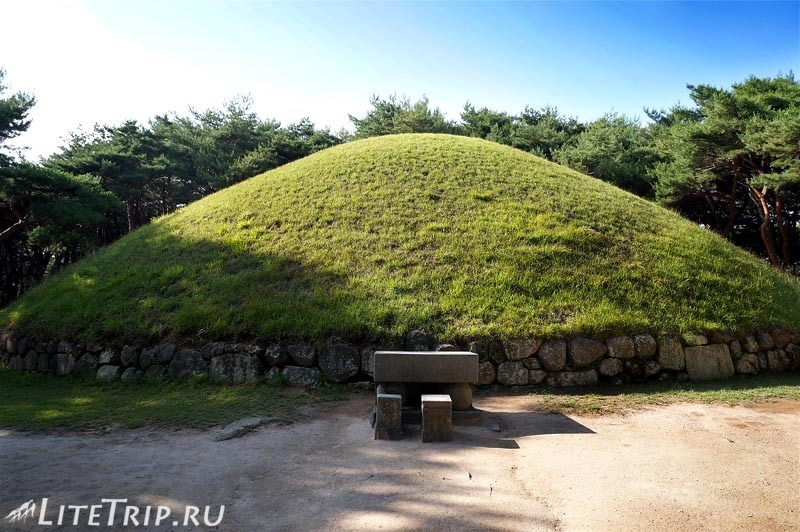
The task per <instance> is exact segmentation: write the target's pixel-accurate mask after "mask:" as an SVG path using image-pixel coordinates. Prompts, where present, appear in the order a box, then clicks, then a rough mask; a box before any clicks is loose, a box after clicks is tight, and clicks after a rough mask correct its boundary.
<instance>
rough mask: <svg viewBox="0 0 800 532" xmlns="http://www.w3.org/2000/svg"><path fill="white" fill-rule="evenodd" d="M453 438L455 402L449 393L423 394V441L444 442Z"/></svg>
mask: <svg viewBox="0 0 800 532" xmlns="http://www.w3.org/2000/svg"><path fill="white" fill-rule="evenodd" d="M451 439H453V404H452V401H451V400H450V396H449V395H438V394H424V395H423V396H422V441H423V442H442V441H450V440H451Z"/></svg>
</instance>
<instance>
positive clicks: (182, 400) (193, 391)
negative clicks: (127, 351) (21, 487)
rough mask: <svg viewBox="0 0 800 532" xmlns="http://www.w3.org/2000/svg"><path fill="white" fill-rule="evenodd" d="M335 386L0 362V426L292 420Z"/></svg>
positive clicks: (338, 394)
mask: <svg viewBox="0 0 800 532" xmlns="http://www.w3.org/2000/svg"><path fill="white" fill-rule="evenodd" d="M344 397H345V393H344V392H343V390H342V389H341V388H339V387H325V386H323V387H320V388H318V389H314V390H308V391H298V390H289V389H283V388H281V387H280V386H272V385H266V384H251V385H231V386H226V385H215V384H211V383H208V382H164V381H154V382H134V383H125V382H113V383H103V382H99V381H87V380H85V379H78V378H70V377H56V376H53V375H39V374H22V373H18V372H13V371H8V370H0V427H2V428H6V429H9V428H11V429H19V430H50V429H72V430H74V429H81V430H89V429H110V428H135V427H141V426H156V427H170V428H198V429H202V428H207V427H211V426H215V425H221V424H227V423H230V422H232V421H235V420H237V419H241V418H243V417H250V416H263V417H270V418H274V419H276V420H279V421H291V420H292V419H293V418H294V416H295V415H296V413H297V409H298V408H300V407H303V406H307V405H311V404H314V403H319V402H323V401H335V400H339V399H343V398H344Z"/></svg>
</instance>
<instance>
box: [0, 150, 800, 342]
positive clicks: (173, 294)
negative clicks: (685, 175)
mask: <svg viewBox="0 0 800 532" xmlns="http://www.w3.org/2000/svg"><path fill="white" fill-rule="evenodd" d="M9 325H13V326H15V327H17V328H19V329H20V330H23V331H27V332H31V333H34V334H37V335H44V336H47V337H54V338H60V337H67V338H77V339H80V338H89V337H94V338H98V337H102V338H104V339H109V340H115V341H118V342H123V341H130V340H136V339H140V340H152V339H154V338H156V337H172V338H175V339H184V340H190V341H197V342H201V341H204V340H207V339H219V338H249V339H268V338H277V337H283V338H287V337H302V338H307V339H323V338H328V337H332V336H338V337H340V338H342V339H366V338H376V339H391V338H397V337H399V336H401V335H402V334H404V332H405V331H407V330H408V329H410V328H423V329H426V330H429V331H431V332H435V333H438V334H440V335H441V336H442V337H443V338H464V337H474V336H489V335H494V336H499V337H512V336H521V335H533V336H543V335H570V334H577V333H592V334H599V335H605V334H611V333H615V332H632V331H642V330H650V331H653V332H662V331H686V330H693V331H707V330H713V329H727V330H732V331H749V330H752V329H754V328H756V327H760V326H767V325H784V326H788V327H790V328H793V329H796V328H797V326H798V325H800V283H798V282H797V281H796V280H794V279H791V278H789V277H788V276H785V275H783V274H780V273H778V272H776V271H774V270H771V269H770V268H768V267H766V266H765V265H764V264H763V263H762V261H760V260H759V259H757V258H755V257H753V256H751V255H749V254H747V253H745V252H743V251H740V250H739V249H737V248H735V247H734V246H732V245H731V244H728V243H727V242H725V241H723V240H722V239H720V238H718V237H717V236H715V235H713V234H711V233H709V232H708V231H706V230H704V229H701V228H699V227H697V226H695V225H693V224H692V223H690V222H688V221H685V220H683V219H682V218H680V217H679V216H678V215H676V214H674V213H672V212H669V211H667V210H664V209H662V208H660V207H657V206H655V205H653V204H652V203H649V202H647V201H645V200H642V199H639V198H636V197H634V196H632V195H630V194H628V193H625V192H623V191H621V190H619V189H617V188H614V187H612V186H610V185H608V184H605V183H603V182H601V181H598V180H595V179H592V178H590V177H587V176H584V175H582V174H579V173H577V172H573V171H571V170H568V169H565V168H563V167H561V166H558V165H555V164H552V163H549V162H546V161H544V160H542V159H539V158H537V157H534V156H532V155H529V154H526V153H523V152H521V151H518V150H515V149H512V148H509V147H505V146H501V145H498V144H494V143H490V142H486V141H483V140H476V139H468V138H463V137H454V136H446V135H399V136H391V137H381V138H373V139H367V140H362V141H358V142H353V143H348V144H345V145H342V146H338V147H335V148H332V149H329V150H325V151H323V152H320V153H317V154H315V155H312V156H310V157H307V158H305V159H303V160H300V161H297V162H295V163H292V164H289V165H286V166H284V167H282V168H279V169H277V170H273V171H271V172H268V173H266V174H263V175H261V176H258V177H255V178H253V179H250V180H248V181H246V182H243V183H241V184H239V185H236V186H233V187H231V188H228V189H226V190H223V191H221V192H219V193H217V194H214V195H212V196H209V197H207V198H205V199H203V200H201V201H198V202H196V203H193V204H191V205H189V206H188V207H186V208H184V209H182V210H181V211H179V212H177V213H175V214H173V215H170V216H166V217H164V218H161V219H159V220H157V221H155V222H154V223H152V224H150V225H149V226H147V227H144V228H142V229H140V230H138V231H136V232H135V233H133V234H131V235H129V236H128V237H126V238H123V239H121V240H119V241H118V242H116V243H115V244H113V245H111V246H109V247H108V248H107V249H104V250H103V251H101V252H99V253H97V254H96V255H94V256H92V257H90V258H88V259H86V260H83V261H81V262H80V263H78V264H76V265H74V266H73V267H71V268H70V269H68V271H66V272H65V273H63V274H62V275H58V276H56V277H54V278H52V279H50V280H48V281H47V282H45V283H43V284H42V285H41V286H39V287H38V288H36V289H34V290H31V291H30V292H29V293H27V294H26V295H25V296H24V297H23V298H22V299H21V300H20V301H18V302H16V303H14V304H12V305H11V306H10V307H8V308H6V309H4V310H2V311H0V326H3V327H6V326H9Z"/></svg>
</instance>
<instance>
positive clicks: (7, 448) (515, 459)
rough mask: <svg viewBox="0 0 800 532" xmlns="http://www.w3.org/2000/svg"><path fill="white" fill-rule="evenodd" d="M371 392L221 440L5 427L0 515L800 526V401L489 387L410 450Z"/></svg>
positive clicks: (385, 525) (410, 438)
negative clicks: (645, 399) (90, 509)
mask: <svg viewBox="0 0 800 532" xmlns="http://www.w3.org/2000/svg"><path fill="white" fill-rule="evenodd" d="M371 401H372V398H371V397H368V396H360V397H355V398H353V399H351V400H349V401H346V402H342V403H337V404H333V405H328V406H324V407H322V408H321V409H320V408H319V407H318V409H317V410H316V411H315V412H314V413H313V414H308V415H307V416H306V417H304V418H303V419H301V420H300V421H298V422H296V423H294V424H291V425H267V426H263V427H261V428H259V429H258V430H256V431H255V432H253V433H250V434H249V435H246V436H244V437H242V438H239V439H234V440H229V441H223V442H214V441H212V439H211V437H212V435H213V433H214V431H207V432H201V431H188V430H184V431H163V430H135V431H117V432H113V433H109V434H85V433H84V434H66V435H65V434H49V435H48V434H22V433H14V432H10V431H2V432H0V473H1V475H0V476H1V477H2V478H0V518H2V517H3V516H5V515H6V513H8V512H9V511H11V510H13V509H14V508H15V507H17V506H18V505H20V504H21V503H23V502H25V501H27V500H29V499H35V501H37V502H38V501H39V500H40V499H41V498H42V497H48V498H49V501H50V504H51V505H58V504H97V503H99V501H100V499H101V498H115V497H116V498H127V499H128V501H129V503H130V504H139V505H144V504H162V505H166V506H169V507H170V508H172V509H173V510H174V511H175V512H176V513H177V512H182V511H183V508H184V506H185V505H187V504H190V505H197V506H203V505H207V504H210V505H219V504H225V505H226V508H225V514H224V520H223V521H222V523H221V524H220V525H219V526H218V527H213V528H212V529H215V530H231V531H240V530H241V531H250V530H253V531H255V530H291V531H296V530H326V531H328V530H459V531H463V530H498V531H500V530H503V531H506V530H525V531H530V530H592V531H598V530H609V531H612V530H613V531H619V530H643V531H644V530H647V531H658V530H665V531H670V532H672V531H675V530H747V531H753V530H759V531H764V530H800V403H798V402H791V401H783V402H778V403H767V404H764V405H761V406H757V407H754V408H745V407H735V408H730V407H725V406H716V405H694V404H678V405H672V406H667V407H659V408H655V409H652V410H647V411H643V412H639V413H634V414H629V415H625V416H602V417H580V416H565V415H562V414H539V413H533V412H531V408H532V404H531V399H530V398H528V397H522V396H519V397H485V398H481V399H478V400H476V407H478V408H479V409H481V410H482V411H483V412H484V424H483V426H480V427H456V429H455V437H454V440H453V441H452V442H450V443H446V444H422V443H421V441H420V438H419V434H418V433H416V434H415V433H413V432H409V433H407V434H406V439H404V440H402V441H396V442H387V441H374V440H373V439H372V431H371V428H370V425H369V423H368V421H367V413H368V411H369V409H370V407H371ZM212 516H213V514H212ZM82 522H83V525H84V527H85V525H86V521H85V520H83V521H82ZM7 526H8V523H7V520H3V521H2V525H0V528H6V527H7ZM11 528H12V529H27V530H45V529H48V528H49V529H59V530H78V529H81V527H80V526H79V527H73V526H66V525H65V526H63V527H60V528H59V527H52V528H50V527H42V526H37V525H36V522H35V519H29V520H28V521H27V522H26V523H25V524H22V525H20V524H17V525H14V526H12V527H11ZM86 528H88V527H86ZM206 528H207V527H204V528H201V529H206ZM89 529H90V530H98V528H97V527H92V528H89ZM100 529H103V527H101V528H100ZM106 529H107V528H106ZM138 529H139V530H145V529H151V530H152V529H154V528H153V527H152V526H151V527H149V528H146V527H139V528H138ZM189 529H191V528H189ZM159 530H187V528H184V527H181V526H178V527H175V526H169V527H161V528H159Z"/></svg>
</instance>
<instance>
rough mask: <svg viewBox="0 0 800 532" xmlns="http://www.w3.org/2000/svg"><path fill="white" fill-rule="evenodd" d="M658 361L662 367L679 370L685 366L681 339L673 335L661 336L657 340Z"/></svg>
mask: <svg viewBox="0 0 800 532" xmlns="http://www.w3.org/2000/svg"><path fill="white" fill-rule="evenodd" d="M658 363H659V365H661V368H662V369H671V370H673V371H680V370H682V369H683V368H685V367H686V359H685V358H684V354H683V346H682V345H681V341H680V340H679V339H678V338H675V337H674V336H663V337H661V338H660V339H659V341H658Z"/></svg>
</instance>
